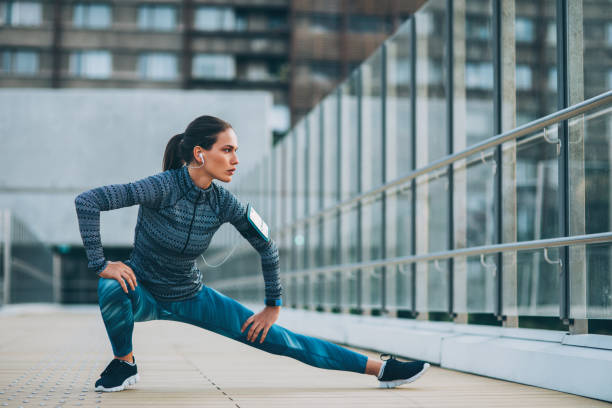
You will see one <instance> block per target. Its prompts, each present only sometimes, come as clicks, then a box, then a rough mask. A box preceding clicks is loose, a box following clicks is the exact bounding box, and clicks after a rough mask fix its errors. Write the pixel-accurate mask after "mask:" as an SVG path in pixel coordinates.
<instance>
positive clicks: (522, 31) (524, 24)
mask: <svg viewBox="0 0 612 408" xmlns="http://www.w3.org/2000/svg"><path fill="white" fill-rule="evenodd" d="M514 35H515V37H516V41H520V42H533V38H534V35H533V21H531V20H530V19H528V18H524V17H518V18H517V19H516V22H515V26H514Z"/></svg>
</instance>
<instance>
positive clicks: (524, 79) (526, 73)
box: [516, 65, 531, 90]
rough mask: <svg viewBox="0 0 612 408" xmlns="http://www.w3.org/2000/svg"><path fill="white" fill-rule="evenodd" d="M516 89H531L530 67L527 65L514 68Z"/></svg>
mask: <svg viewBox="0 0 612 408" xmlns="http://www.w3.org/2000/svg"><path fill="white" fill-rule="evenodd" d="M516 89H520V90H527V89H531V67H530V66H529V65H517V66H516Z"/></svg>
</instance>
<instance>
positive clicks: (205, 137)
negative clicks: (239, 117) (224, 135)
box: [162, 116, 232, 171]
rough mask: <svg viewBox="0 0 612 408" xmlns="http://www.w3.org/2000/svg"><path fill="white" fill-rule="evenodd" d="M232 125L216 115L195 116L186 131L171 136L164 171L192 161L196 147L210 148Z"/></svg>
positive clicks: (164, 161)
mask: <svg viewBox="0 0 612 408" xmlns="http://www.w3.org/2000/svg"><path fill="white" fill-rule="evenodd" d="M231 127H232V125H230V124H229V123H227V122H226V121H224V120H221V119H219V118H216V117H214V116H200V117H198V118H195V119H194V120H193V121H192V122H191V123H190V124H189V125H188V126H187V129H185V132H184V133H179V134H178V135H174V136H172V137H171V138H170V141H169V142H168V144H167V145H166V151H165V152H164V159H163V161H162V169H163V171H166V170H170V169H178V168H181V167H182V166H183V164H185V163H191V161H192V160H193V148H194V147H196V146H200V147H202V148H203V149H204V150H210V149H211V147H212V145H214V144H215V143H216V142H217V135H218V134H219V133H220V132H223V131H224V130H227V129H229V128H231Z"/></svg>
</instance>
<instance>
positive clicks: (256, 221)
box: [247, 203, 270, 242]
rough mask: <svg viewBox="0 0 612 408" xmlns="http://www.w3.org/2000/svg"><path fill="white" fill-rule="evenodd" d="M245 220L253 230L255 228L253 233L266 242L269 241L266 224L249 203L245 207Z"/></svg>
mask: <svg viewBox="0 0 612 408" xmlns="http://www.w3.org/2000/svg"><path fill="white" fill-rule="evenodd" d="M247 219H248V220H249V223H250V224H251V225H252V226H253V228H255V231H257V233H258V234H259V235H260V236H261V237H262V238H263V239H264V240H265V241H266V242H268V241H269V240H270V236H269V234H270V229H269V228H268V224H266V223H265V222H264V220H263V219H262V218H261V217H260V216H259V214H257V211H255V209H254V208H253V207H252V206H251V204H250V203H249V204H248V205H247Z"/></svg>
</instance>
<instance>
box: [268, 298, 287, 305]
mask: <svg viewBox="0 0 612 408" xmlns="http://www.w3.org/2000/svg"><path fill="white" fill-rule="evenodd" d="M265 302H266V306H282V305H283V301H282V300H281V299H266V301H265Z"/></svg>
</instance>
